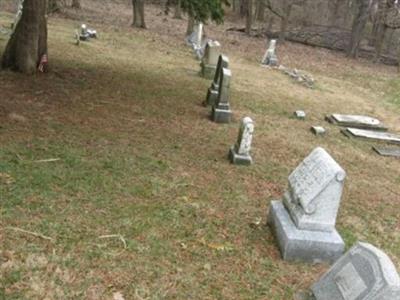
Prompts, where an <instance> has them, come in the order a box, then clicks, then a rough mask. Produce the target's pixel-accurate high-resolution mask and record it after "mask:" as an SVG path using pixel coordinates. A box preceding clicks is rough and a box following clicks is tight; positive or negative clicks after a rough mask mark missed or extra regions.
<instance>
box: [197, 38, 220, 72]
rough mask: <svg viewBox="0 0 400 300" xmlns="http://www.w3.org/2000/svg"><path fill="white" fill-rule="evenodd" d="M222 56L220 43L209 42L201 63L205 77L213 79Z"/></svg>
mask: <svg viewBox="0 0 400 300" xmlns="http://www.w3.org/2000/svg"><path fill="white" fill-rule="evenodd" d="M220 55H221V44H220V43H219V42H218V41H208V42H207V44H206V48H205V51H204V56H203V58H202V60H201V63H200V67H201V75H202V76H203V77H205V78H208V79H213V77H214V74H215V70H216V69H217V64H218V59H219V56H220Z"/></svg>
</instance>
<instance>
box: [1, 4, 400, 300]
mask: <svg viewBox="0 0 400 300" xmlns="http://www.w3.org/2000/svg"><path fill="white" fill-rule="evenodd" d="M95 9H97V10H93V11H92V10H91V11H87V12H86V13H87V15H83V16H77V15H76V12H73V11H70V12H67V15H68V17H75V18H76V19H79V20H82V19H83V20H86V21H88V20H89V21H91V22H90V25H91V26H94V27H95V28H96V29H97V30H98V31H99V39H98V40H93V41H91V42H89V43H81V46H79V47H78V46H76V45H74V44H73V31H74V28H75V27H76V26H77V25H79V22H78V21H74V20H71V19H66V18H64V17H62V16H58V17H57V16H53V17H51V18H50V20H49V34H50V36H49V58H50V64H51V67H52V72H51V73H49V74H46V75H43V74H38V75H37V76H34V77H33V78H32V77H26V76H22V75H20V74H14V73H12V72H8V71H2V72H0V86H1V93H0V121H1V124H0V145H1V147H0V201H1V202H0V203H1V208H0V209H1V210H0V213H1V218H0V244H1V245H2V247H1V248H0V251H1V252H0V259H1V260H0V264H1V267H0V268H1V271H2V274H3V276H2V277H1V279H0V284H1V285H0V299H1V297H2V296H3V298H5V299H113V296H114V297H116V295H117V294H118V293H120V294H121V295H123V297H124V298H125V299H277V300H278V299H279V300H281V299H291V298H292V297H293V294H294V293H295V292H297V291H299V290H304V289H307V288H308V287H309V286H310V285H311V283H313V282H314V281H315V280H316V279H317V278H319V277H320V275H321V274H322V273H324V272H325V271H326V269H327V267H328V266H326V265H315V266H312V265H307V264H302V263H288V262H284V261H283V260H281V258H280V254H279V251H278V248H277V245H276V242H275V240H274V238H273V236H272V234H271V231H270V230H269V228H267V227H266V226H265V225H264V224H265V220H266V214H267V210H268V206H269V202H270V201H271V200H273V199H277V198H279V197H280V195H281V194H282V192H283V191H284V189H285V187H286V180H287V176H288V175H289V173H290V172H291V170H292V169H293V168H294V167H295V166H296V165H297V164H298V163H299V162H300V161H301V160H302V159H303V158H304V157H305V156H306V155H307V154H308V153H309V152H310V151H311V150H312V149H313V148H315V147H317V146H322V147H324V148H325V149H326V150H327V151H328V152H329V153H330V154H331V155H332V156H333V157H334V158H335V159H336V160H337V161H338V162H339V163H340V165H341V166H342V167H343V168H344V169H345V170H346V171H347V173H348V177H347V180H346V184H345V191H344V195H343V198H342V204H341V209H340V213H339V216H338V220H337V229H338V230H339V232H340V233H341V234H342V236H343V238H344V239H345V241H346V245H347V246H348V247H350V246H351V245H352V244H353V243H354V242H355V241H357V240H362V241H368V242H370V243H372V244H374V245H376V246H378V247H380V248H382V249H383V250H384V251H385V252H386V253H388V254H389V256H390V257H391V258H392V259H393V261H394V262H395V264H396V266H397V267H398V269H400V221H399V217H398V216H399V215H400V187H399V186H400V173H399V170H400V160H398V159H397V160H396V159H393V158H383V157H380V156H377V155H376V154H375V153H374V152H372V150H371V145H372V143H370V142H365V141H355V140H351V139H348V138H347V137H345V136H343V135H341V133H340V132H339V129H338V128H337V127H334V126H331V125H329V124H327V123H326V122H325V121H324V116H325V115H326V114H329V113H336V112H337V113H357V114H368V115H372V116H375V117H378V118H379V119H381V120H383V121H384V123H385V124H386V125H387V126H389V127H390V128H391V130H392V131H394V132H396V131H397V132H400V117H399V116H400V105H399V96H398V95H399V92H398V87H399V86H400V83H399V82H400V81H398V80H397V76H398V75H397V73H396V70H395V68H390V67H386V66H381V65H373V64H370V63H368V62H366V61H352V60H349V59H346V58H345V57H344V56H343V55H342V54H340V53H334V52H329V51H326V50H321V49H314V48H308V47H303V46H299V45H293V44H290V43H287V44H285V45H283V46H281V47H280V48H279V49H278V51H279V56H280V59H281V62H282V63H283V64H284V65H285V66H288V67H292V68H295V67H296V68H300V69H303V70H305V71H307V72H309V73H311V74H312V75H313V76H314V78H315V79H316V80H317V83H316V88H315V89H313V90H311V89H307V88H304V87H302V86H300V85H298V84H296V83H294V82H293V81H291V80H290V79H289V78H288V77H286V76H285V75H283V74H282V73H280V72H279V71H276V70H270V69H266V68H261V67H260V66H259V60H260V57H261V56H262V54H263V52H264V49H265V45H264V41H263V40H261V39H256V38H247V37H244V36H242V35H240V34H238V33H228V34H227V33H225V32H224V31H223V29H226V28H228V27H230V26H232V24H231V23H230V22H227V23H226V24H225V25H223V26H222V27H215V26H213V25H212V26H208V27H206V30H207V33H208V35H209V36H210V37H214V38H218V39H219V40H220V41H221V43H222V45H223V49H224V52H225V53H226V54H227V55H228V56H229V58H230V61H231V67H232V73H233V76H234V77H233V84H232V88H231V104H232V109H233V111H234V116H235V122H233V123H231V124H229V125H218V124H215V123H212V122H210V121H209V119H208V115H209V109H207V108H204V107H202V106H201V102H202V101H203V100H204V97H205V95H206V90H207V88H208V86H209V84H210V82H209V81H208V80H205V79H202V78H200V77H199V76H198V75H197V72H198V71H199V65H198V62H197V61H196V60H195V59H194V57H193V54H192V53H191V50H190V49H189V48H188V47H187V46H186V45H185V44H184V42H183V33H184V26H185V21H179V20H173V19H171V18H167V17H163V16H161V17H160V16H157V14H158V13H159V12H160V10H159V9H157V8H150V9H149V12H148V17H149V21H148V24H149V26H150V28H149V30H147V31H143V30H135V29H131V28H130V27H129V17H130V15H129V13H130V11H129V10H128V8H126V7H125V6H122V5H121V7H119V6H117V7H116V8H114V9H115V10H116V11H114V10H113V11H111V12H112V13H109V14H106V10H107V7H97V8H95ZM64 16H65V15H64ZM99 16H100V17H99ZM116 16H118V17H116ZM11 19H12V16H11V15H10V14H7V13H1V14H0V26H1V25H4V26H6V24H8V23H9V22H10V21H11ZM5 43H6V38H5V37H4V35H1V34H0V49H4V46H5ZM1 51H2V50H1ZM297 109H304V110H305V111H306V112H307V114H308V117H307V120H306V121H298V120H296V119H294V118H293V117H292V114H293V111H295V110H297ZM244 116H250V117H252V118H253V120H254V121H255V124H256V131H255V136H254V144H253V158H254V160H255V164H254V165H253V166H251V167H248V168H243V167H235V166H232V165H230V164H229V162H228V161H227V153H228V149H229V147H230V146H231V144H233V143H234V141H235V138H236V134H237V128H238V124H239V120H240V119H241V118H242V117H244ZM312 125H323V126H325V127H326V128H327V129H328V134H327V136H326V137H323V138H317V137H315V136H313V135H312V134H311V133H310V132H309V127H310V126H312ZM48 159H55V160H54V161H43V160H48ZM260 220H261V221H260ZM259 221H260V222H259ZM20 229H22V230H26V231H29V232H31V233H27V232H22V231H21V230H20ZM32 233H36V235H34V234H32ZM39 234H40V235H41V236H38V235H39ZM1 286H3V288H1ZM2 294H3V295H2Z"/></svg>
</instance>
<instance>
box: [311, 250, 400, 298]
mask: <svg viewBox="0 0 400 300" xmlns="http://www.w3.org/2000/svg"><path fill="white" fill-rule="evenodd" d="M311 289H312V292H313V294H314V297H315V298H316V299H317V300H333V299H334V300H396V299H400V277H399V274H398V273H397V271H396V268H395V266H394V264H393V262H392V261H391V260H390V258H389V257H388V256H387V255H386V254H385V253H384V252H383V251H381V250H379V249H378V248H376V247H374V246H372V245H371V244H367V243H357V244H356V245H355V246H354V247H352V248H351V249H350V250H349V251H348V252H347V253H346V254H345V255H343V256H342V257H341V258H340V259H339V260H338V261H337V262H336V263H335V264H334V265H333V266H332V267H331V269H330V270H329V271H328V272H327V273H326V274H325V275H324V276H323V277H322V278H321V279H320V280H319V281H318V282H317V283H315V284H314V285H313V286H312V288H311Z"/></svg>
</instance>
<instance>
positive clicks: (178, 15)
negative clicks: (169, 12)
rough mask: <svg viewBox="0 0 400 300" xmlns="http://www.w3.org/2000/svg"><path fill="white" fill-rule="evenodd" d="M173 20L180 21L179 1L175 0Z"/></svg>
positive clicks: (180, 8)
mask: <svg viewBox="0 0 400 300" xmlns="http://www.w3.org/2000/svg"><path fill="white" fill-rule="evenodd" d="M174 18H175V19H182V7H181V0H177V1H176V6H175V14H174Z"/></svg>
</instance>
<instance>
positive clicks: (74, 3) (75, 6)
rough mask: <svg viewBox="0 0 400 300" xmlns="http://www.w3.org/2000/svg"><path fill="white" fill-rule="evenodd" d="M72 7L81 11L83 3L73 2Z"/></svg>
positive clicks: (78, 0) (75, 0) (76, 0)
mask: <svg viewBox="0 0 400 300" xmlns="http://www.w3.org/2000/svg"><path fill="white" fill-rule="evenodd" d="M71 7H72V8H76V9H81V1H80V0H72V4H71Z"/></svg>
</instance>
